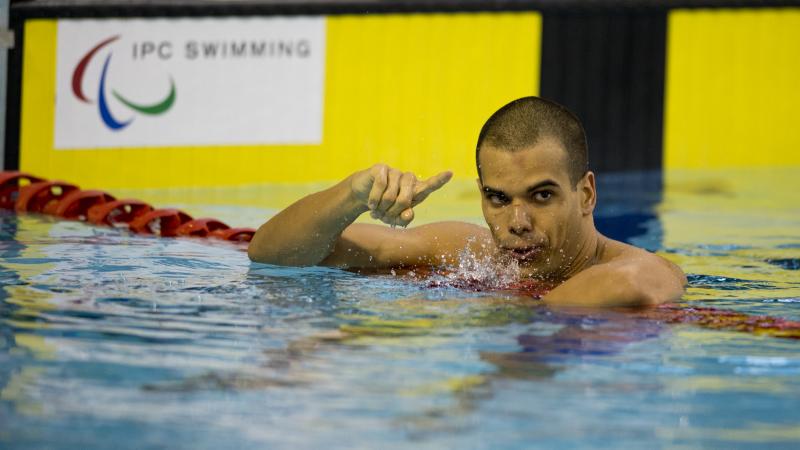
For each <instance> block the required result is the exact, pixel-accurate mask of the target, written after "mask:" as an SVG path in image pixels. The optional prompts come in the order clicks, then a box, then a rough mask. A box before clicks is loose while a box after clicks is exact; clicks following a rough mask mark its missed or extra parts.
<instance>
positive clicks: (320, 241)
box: [247, 178, 368, 266]
mask: <svg viewBox="0 0 800 450" xmlns="http://www.w3.org/2000/svg"><path fill="white" fill-rule="evenodd" d="M366 211H368V208H367V206H366V205H365V204H363V202H359V201H357V200H356V199H355V198H354V197H353V195H352V190H351V188H350V178H347V179H345V180H344V181H342V182H340V183H339V184H337V185H335V186H333V187H331V188H329V189H326V190H324V191H321V192H317V193H315V194H311V195H309V196H307V197H305V198H303V199H301V200H299V201H297V202H296V203H294V204H293V205H291V206H289V207H288V208H286V209H284V210H283V211H281V212H280V213H278V214H276V215H275V216H273V217H272V218H271V219H270V220H269V221H267V222H266V223H265V224H264V225H262V226H261V227H260V228H259V229H258V231H257V232H256V234H255V236H253V240H252V241H251V242H250V246H249V248H248V251H247V253H248V255H249V256H250V259H251V260H253V261H257V262H264V263H270V264H279V265H287V266H312V265H316V264H319V263H320V262H321V261H322V260H323V259H325V258H326V257H327V256H328V255H329V254H330V253H331V251H332V250H333V248H334V246H335V245H336V241H337V240H338V239H339V236H341V234H342V231H344V229H345V228H347V227H348V226H349V225H350V224H351V223H353V221H355V220H356V219H357V218H358V216H360V215H361V214H363V213H364V212H366Z"/></svg>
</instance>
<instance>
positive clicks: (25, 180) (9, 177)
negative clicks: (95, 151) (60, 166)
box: [0, 171, 256, 243]
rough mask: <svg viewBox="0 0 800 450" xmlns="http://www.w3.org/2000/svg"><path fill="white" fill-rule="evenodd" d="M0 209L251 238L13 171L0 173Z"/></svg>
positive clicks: (166, 232) (164, 233)
mask: <svg viewBox="0 0 800 450" xmlns="http://www.w3.org/2000/svg"><path fill="white" fill-rule="evenodd" d="M0 209H6V210H12V211H16V212H18V213H40V214H48V215H52V216H56V217H60V218H63V219H67V220H78V221H82V222H88V223H91V224H93V225H99V226H112V227H122V228H128V229H129V230H130V231H132V232H134V233H138V234H149V235H155V236H161V237H176V236H181V237H197V238H206V237H208V238H213V239H221V240H225V241H231V242H238V243H248V242H250V240H251V239H252V238H253V235H254V234H255V232H256V230H255V229H253V228H231V227H229V226H228V225H226V224H225V223H223V222H221V221H219V220H217V219H213V218H202V219H193V218H192V216H190V215H189V214H186V213H185V212H183V211H180V210H177V209H155V208H153V207H152V206H151V205H149V204H147V203H145V202H143V201H141V200H136V199H123V200H117V199H116V198H114V196H113V195H111V194H109V193H108V192H105V191H98V190H93V189H90V190H81V189H80V188H79V187H78V186H77V185H74V184H71V183H67V182H64V181H48V180H45V179H43V178H40V177H36V176H33V175H30V174H27V173H25V172H19V171H7V172H0Z"/></svg>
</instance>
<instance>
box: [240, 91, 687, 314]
mask: <svg viewBox="0 0 800 450" xmlns="http://www.w3.org/2000/svg"><path fill="white" fill-rule="evenodd" d="M587 161H588V154H587V144H586V135H585V132H584V130H583V126H582V125H581V123H580V121H579V120H578V118H577V117H576V116H575V115H574V114H572V113H571V112H569V111H568V110H567V109H566V108H564V107H563V106H561V105H558V104H556V103H554V102H550V101H547V100H544V99H541V98H538V97H524V98H521V99H518V100H515V101H513V102H511V103H509V104H507V105H505V106H503V107H502V108H500V109H499V110H498V111H497V112H495V113H494V114H493V115H492V117H490V118H489V120H488V121H486V124H484V126H483V128H482V129H481V132H480V135H479V137H478V144H477V147H476V162H477V166H478V180H477V181H478V188H479V189H480V192H481V196H482V207H483V216H484V218H485V219H486V223H487V224H488V228H485V227H481V226H478V225H473V224H469V223H463V222H438V223H432V224H428V225H423V226H419V227H415V228H405V227H406V226H407V225H408V224H409V223H411V221H412V220H413V219H414V210H413V208H414V206H416V205H418V204H419V203H421V202H422V201H424V200H425V199H426V198H427V197H428V195H430V194H431V193H433V192H434V191H436V190H437V189H439V188H441V187H442V186H444V185H445V184H446V183H447V182H448V181H449V180H450V178H451V177H452V173H450V172H442V173H440V174H438V175H436V176H434V177H432V178H429V179H427V180H418V179H417V178H416V176H414V174H413V173H410V172H402V171H399V170H397V169H394V168H391V167H388V166H386V165H384V164H376V165H374V166H372V167H370V168H369V169H366V170H362V171H360V172H356V173H354V174H352V175H350V176H349V177H347V178H346V179H344V180H343V181H342V182H340V183H339V184H337V185H335V186H333V187H331V188H330V189H327V190H324V191H322V192H318V193H315V194H312V195H309V196H307V197H305V198H303V199H301V200H299V201H298V202H296V203H294V204H293V205H291V206H289V207H288V208H286V209H285V210H283V211H281V212H280V213H278V214H277V215H275V216H274V217H272V218H271V219H270V220H269V221H268V222H267V223H265V224H264V225H262V226H261V228H259V230H258V232H257V233H256V234H255V236H254V237H253V240H252V242H251V243H250V247H249V249H248V254H249V256H250V259H252V260H253V261H258V262H264V263H270V264H278V265H287V266H313V265H324V266H333V267H339V268H345V269H364V270H367V269H388V268H396V267H414V266H430V267H435V266H443V265H454V264H457V263H458V260H459V255H460V254H462V252H463V251H464V250H465V249H466V250H467V251H469V252H471V253H472V254H474V255H475V256H476V257H478V258H481V259H484V258H485V259H490V260H494V261H497V262H499V263H501V264H502V263H508V262H509V261H513V262H515V263H516V265H518V266H519V273H520V277H521V278H525V279H536V280H539V281H541V283H542V284H543V285H544V286H547V287H548V289H550V290H549V292H548V293H547V294H546V295H545V296H544V297H543V299H544V300H545V301H546V302H548V303H551V304H554V305H575V306H648V305H656V304H660V303H664V302H669V301H674V300H678V299H679V298H680V297H681V295H682V294H683V292H684V286H685V284H686V277H685V276H684V274H683V272H682V271H681V269H680V268H678V267H677V266H676V265H674V264H672V263H671V262H669V261H667V260H665V259H663V258H661V257H659V256H657V255H654V254H652V253H649V252H647V251H645V250H642V249H638V248H636V247H633V246H631V245H628V244H625V243H622V242H618V241H615V240H612V239H609V238H607V237H605V236H603V235H601V234H600V233H599V232H598V231H597V230H596V229H595V226H594V219H593V215H592V214H593V211H594V206H595V203H596V200H597V196H596V189H595V176H594V174H593V173H592V172H591V171H589V170H588V162H587ZM367 211H369V212H370V215H371V216H372V217H373V218H374V219H377V220H380V221H382V222H384V223H386V224H389V225H392V227H387V226H383V225H373V224H360V223H353V222H354V221H355V220H356V219H357V218H358V217H359V216H360V215H361V214H363V213H366V212H367ZM395 226H399V227H400V228H395Z"/></svg>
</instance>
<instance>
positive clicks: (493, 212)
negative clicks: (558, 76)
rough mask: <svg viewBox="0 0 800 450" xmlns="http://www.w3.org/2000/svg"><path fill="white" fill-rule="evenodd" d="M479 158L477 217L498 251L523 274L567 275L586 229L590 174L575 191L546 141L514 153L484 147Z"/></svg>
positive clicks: (554, 144)
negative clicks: (480, 212) (480, 211)
mask: <svg viewBox="0 0 800 450" xmlns="http://www.w3.org/2000/svg"><path fill="white" fill-rule="evenodd" d="M479 158H480V165H481V175H482V178H483V181H482V183H481V182H480V181H479V182H478V184H479V187H480V189H481V195H482V207H483V216H484V218H485V219H486V223H487V224H489V228H490V229H491V232H492V236H493V237H494V241H495V243H496V244H497V246H498V247H499V248H500V251H501V253H503V254H505V255H507V256H509V257H511V258H513V259H515V260H517V261H518V262H519V265H520V268H521V269H523V274H524V275H530V276H537V275H539V276H542V277H548V276H558V275H559V274H564V273H568V272H569V271H570V267H571V266H572V265H573V263H574V261H575V258H576V257H577V255H578V253H579V251H580V249H581V245H582V244H583V242H584V240H585V234H586V233H587V232H588V231H589V230H590V229H591V228H589V227H588V226H589V225H591V213H592V209H593V208H594V201H595V190H594V175H592V174H591V173H588V174H587V175H586V176H584V177H583V178H582V179H581V180H580V181H579V182H578V185H577V189H576V188H575V186H574V185H573V184H572V183H571V182H570V179H569V172H568V166H567V160H566V159H567V154H566V151H565V150H564V148H563V147H562V145H561V143H560V142H558V141H557V140H556V139H550V138H545V139H542V140H540V142H539V143H537V144H536V145H534V146H532V147H530V148H527V149H522V150H517V151H507V150H502V149H498V148H495V147H492V146H489V145H484V146H483V147H482V148H481V151H480V156H479ZM587 221H588V222H587Z"/></svg>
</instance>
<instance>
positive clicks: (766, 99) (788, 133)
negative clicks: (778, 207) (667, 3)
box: [664, 9, 800, 168]
mask: <svg viewBox="0 0 800 450" xmlns="http://www.w3.org/2000/svg"><path fill="white" fill-rule="evenodd" d="M666 75H667V76H666V101H665V130H664V166H665V167H666V168H701V167H702V168H718V167H749V166H770V165H800V132H798V123H800V122H798V117H800V116H799V115H798V105H800V9H758V10H755V9H750V10H748V9H740V10H676V11H672V12H670V14H669V27H668V45H667V74H666Z"/></svg>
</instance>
